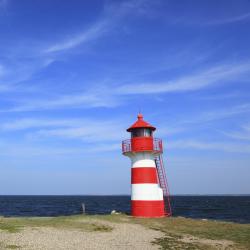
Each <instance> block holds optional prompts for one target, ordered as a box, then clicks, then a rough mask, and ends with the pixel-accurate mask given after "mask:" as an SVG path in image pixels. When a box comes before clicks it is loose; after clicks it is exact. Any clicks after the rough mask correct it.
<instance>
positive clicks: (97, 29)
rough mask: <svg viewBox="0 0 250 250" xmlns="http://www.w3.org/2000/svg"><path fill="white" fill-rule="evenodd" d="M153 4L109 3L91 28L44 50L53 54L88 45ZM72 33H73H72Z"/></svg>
mask: <svg viewBox="0 0 250 250" xmlns="http://www.w3.org/2000/svg"><path fill="white" fill-rule="evenodd" d="M151 5H152V4H151V3H150V2H149V1H147V0H137V1H135V0H130V1H124V2H120V3H116V4H115V3H112V4H111V3H109V4H106V5H105V7H104V11H103V14H102V17H101V18H99V19H98V20H97V21H96V22H95V23H93V24H91V25H90V27H89V28H88V29H86V30H84V31H80V32H78V33H76V34H70V35H68V34H67V37H70V38H69V39H68V38H67V39H62V40H61V41H59V42H56V43H55V44H53V45H50V46H49V47H48V48H46V49H45V50H44V52H45V53H53V52H60V51H65V50H68V49H72V48H75V47H77V46H79V45H82V44H85V43H88V42H90V41H92V40H94V39H98V38H99V37H101V36H103V35H104V34H105V33H107V32H110V31H111V30H112V28H114V27H115V26H117V25H118V22H119V20H121V19H122V18H124V17H125V16H127V15H133V14H135V13H141V14H144V13H145V12H147V10H149V9H150V6H151ZM70 33H72V31H71V32H70Z"/></svg>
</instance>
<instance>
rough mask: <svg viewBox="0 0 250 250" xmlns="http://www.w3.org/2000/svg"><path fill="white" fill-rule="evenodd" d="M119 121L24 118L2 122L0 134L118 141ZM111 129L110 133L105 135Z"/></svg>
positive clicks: (119, 133) (121, 128)
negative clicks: (24, 131) (24, 133)
mask: <svg viewBox="0 0 250 250" xmlns="http://www.w3.org/2000/svg"><path fill="white" fill-rule="evenodd" d="M123 124H124V123H123V122H122V120H120V119H113V120H111V119H108V120H100V119H95V120H93V119H48V118H47V119H36V118H26V119H19V120H11V121H8V122H3V123H2V124H1V125H0V132H2V133H13V132H14V131H21V130H26V131H27V134H28V135H29V137H32V138H41V137H43V138H51V137H58V138H64V139H79V140H81V141H85V142H97V141H99V142H102V143H105V142H107V141H109V142H110V141H120V139H121V138H122V136H123V135H124V134H125V128H124V126H123ZM111 128H112V131H113V132H112V133H107V131H109V130H110V129H111Z"/></svg>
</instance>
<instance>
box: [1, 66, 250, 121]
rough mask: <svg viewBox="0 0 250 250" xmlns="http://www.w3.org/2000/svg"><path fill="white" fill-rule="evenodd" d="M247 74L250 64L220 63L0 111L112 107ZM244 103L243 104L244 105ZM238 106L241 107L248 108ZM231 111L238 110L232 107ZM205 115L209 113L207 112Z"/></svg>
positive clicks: (110, 85) (29, 102) (234, 78)
mask: <svg viewBox="0 0 250 250" xmlns="http://www.w3.org/2000/svg"><path fill="white" fill-rule="evenodd" d="M249 74H250V63H249V62H242V63H239V64H222V65H220V66H215V67H212V68H209V69H206V70H201V71H199V72H196V73H193V74H187V75H186V76H182V77H180V78H176V79H175V80H171V81H166V82H161V83H159V82H154V83H129V84H122V85H119V86H116V85H114V84H105V83H104V84H101V85H93V86H94V87H92V88H90V89H88V90H86V91H85V92H82V93H80V94H79V93H77V94H70V95H59V96H53V97H52V98H51V99H47V98H46V99H40V100H39V99H38V100H37V99H36V100H33V99H28V100H19V105H18V106H16V107H13V108H10V109H8V110H0V112H19V111H30V110H46V109H60V108H77V107H82V108H93V107H115V106H119V105H121V104H122V103H123V101H124V100H125V99H126V98H133V96H134V95H150V94H164V93H178V92H187V91H196V90H200V89H204V88H207V87H210V86H218V85H221V84H226V83H230V82H232V81H235V80H236V79H237V81H242V80H243V81H245V78H244V77H245V76H247V75H249ZM243 106H244V105H243ZM243 106H242V107H239V109H244V108H248V107H243ZM232 112H239V110H235V111H232ZM208 116H211V115H209V114H208Z"/></svg>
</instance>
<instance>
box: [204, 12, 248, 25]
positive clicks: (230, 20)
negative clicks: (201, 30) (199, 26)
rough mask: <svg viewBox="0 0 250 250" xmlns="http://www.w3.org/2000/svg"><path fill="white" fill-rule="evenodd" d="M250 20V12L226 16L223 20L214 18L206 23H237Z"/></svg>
mask: <svg viewBox="0 0 250 250" xmlns="http://www.w3.org/2000/svg"><path fill="white" fill-rule="evenodd" d="M249 20H250V13H249V12H248V13H244V14H242V15H238V16H234V17H230V18H225V19H222V20H213V21H209V22H206V23H205V24H207V25H219V24H230V23H235V22H242V21H249Z"/></svg>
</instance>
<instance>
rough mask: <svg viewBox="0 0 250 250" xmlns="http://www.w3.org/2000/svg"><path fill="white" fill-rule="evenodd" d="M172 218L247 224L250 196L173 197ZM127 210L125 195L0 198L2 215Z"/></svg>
mask: <svg viewBox="0 0 250 250" xmlns="http://www.w3.org/2000/svg"><path fill="white" fill-rule="evenodd" d="M171 202H172V209H173V216H183V217H189V218H205V219H214V220H224V221H233V222H238V223H250V196H173V197H171ZM82 203H85V206H86V213H87V214H109V213H110V212H111V211H112V210H117V211H120V212H123V213H129V211H130V197H129V196H0V215H2V216H60V215H72V214H80V213H81V204H82Z"/></svg>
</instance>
